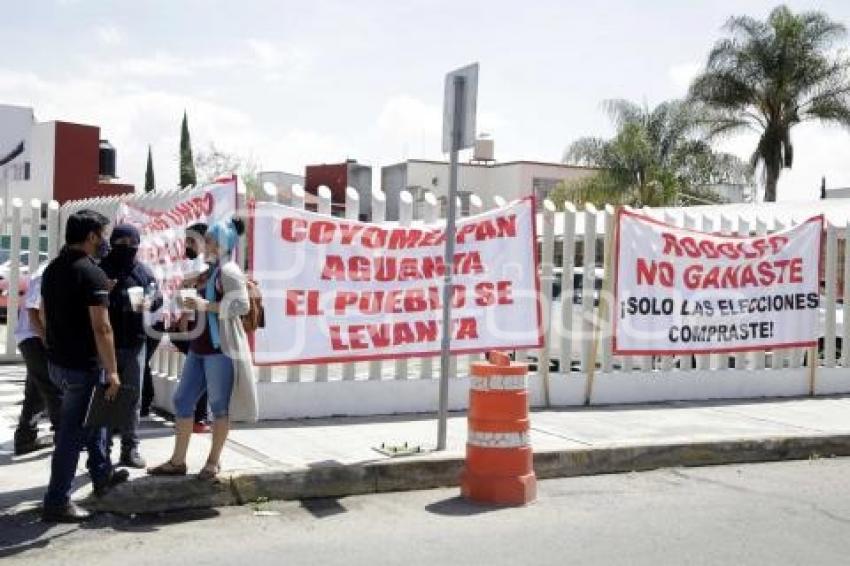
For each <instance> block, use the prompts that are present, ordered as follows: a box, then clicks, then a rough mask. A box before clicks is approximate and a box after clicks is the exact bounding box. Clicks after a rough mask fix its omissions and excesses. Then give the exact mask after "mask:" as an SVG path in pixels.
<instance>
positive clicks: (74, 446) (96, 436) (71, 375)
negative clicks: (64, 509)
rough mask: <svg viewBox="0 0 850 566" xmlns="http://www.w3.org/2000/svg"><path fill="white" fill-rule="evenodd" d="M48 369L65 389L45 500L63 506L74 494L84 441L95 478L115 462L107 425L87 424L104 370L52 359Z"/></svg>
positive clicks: (100, 477) (101, 477)
mask: <svg viewBox="0 0 850 566" xmlns="http://www.w3.org/2000/svg"><path fill="white" fill-rule="evenodd" d="M48 369H49V372H50V380H51V381H52V382H53V383H54V385H56V387H58V388H59V390H60V391H62V409H61V413H60V417H59V430H58V431H57V433H56V439H55V440H56V443H55V447H54V449H53V460H52V461H51V464H50V483H49V484H48V486H47V494H45V496H44V504H45V506H62V505H65V504H67V503H68V501H69V500H70V498H71V486H72V484H73V483H74V475H75V474H76V472H77V463H79V461H80V448H81V447H82V446H83V445H85V447H86V451H87V452H88V462H87V463H86V466H87V467H88V469H89V475H90V476H91V479H92V482H100V481H103V480H105V479H107V478H108V477H109V475H110V474H111V473H112V464H111V462H110V461H109V457H108V456H107V455H106V428H104V427H99V428H86V427H83V422H84V420H85V417H86V411H87V410H88V406H89V401H90V400H91V396H92V392H93V391H94V388H95V386H96V385H98V384H99V383H101V381H102V379H103V370H101V369H100V368H97V369H91V370H78V369H69V368H64V367H61V366H57V365H56V364H53V363H49V366H48Z"/></svg>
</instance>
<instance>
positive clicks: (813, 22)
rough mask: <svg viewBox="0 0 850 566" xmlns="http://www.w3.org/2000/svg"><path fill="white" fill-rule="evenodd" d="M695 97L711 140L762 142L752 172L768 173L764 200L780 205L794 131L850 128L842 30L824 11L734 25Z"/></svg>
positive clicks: (782, 11)
mask: <svg viewBox="0 0 850 566" xmlns="http://www.w3.org/2000/svg"><path fill="white" fill-rule="evenodd" d="M725 29H726V31H727V32H728V37H726V38H723V39H721V40H719V41H718V42H717V43H716V44H715V45H714V48H713V49H712V50H711V53H710V54H709V56H708V62H707V63H706V68H705V70H704V71H703V72H702V74H700V75H699V76H698V77H697V78H696V79H695V81H694V83H693V84H692V85H691V88H690V98H691V100H694V101H699V102H703V103H706V104H707V105H709V106H710V107H711V108H712V109H713V110H714V114H713V115H712V116H710V122H709V123H710V126H711V133H712V134H713V135H721V134H731V133H736V132H739V131H742V130H749V131H754V132H756V134H757V135H758V136H759V140H758V144H757V145H756V148H755V151H754V152H753V155H752V158H751V163H752V165H753V166H754V167H755V166H758V165H762V166H763V172H764V181H765V197H764V198H765V200H766V201H775V200H776V185H777V183H778V181H779V176H780V173H781V172H782V169H783V168H791V166H792V165H793V163H794V146H793V144H792V143H791V129H792V128H793V127H794V126H795V125H796V124H799V123H801V122H805V121H808V120H819V121H821V122H826V123H837V124H841V125H844V126H850V98H848V95H850V80H848V68H850V60H848V59H847V58H846V57H845V56H843V55H842V54H841V53H840V52H835V51H833V50H832V48H833V47H834V46H835V45H836V42H837V41H838V40H839V39H841V38H843V37H844V35H845V33H846V30H845V28H844V26H843V25H841V24H839V23H837V22H834V21H832V20H830V19H829V17H827V16H826V15H825V14H823V13H821V12H800V13H797V14H795V13H793V12H792V11H791V10H790V9H788V8H787V7H786V6H779V7H777V8H775V9H774V10H773V11H772V12H771V13H770V15H769V16H768V18H767V20H766V21H759V20H756V19H754V18H751V17H747V16H737V17H733V18H731V19H730V20H729V21H728V22H727V23H726V26H725Z"/></svg>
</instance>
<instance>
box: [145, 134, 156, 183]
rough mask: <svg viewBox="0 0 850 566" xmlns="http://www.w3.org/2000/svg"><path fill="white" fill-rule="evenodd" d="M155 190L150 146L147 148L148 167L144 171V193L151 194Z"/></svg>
mask: <svg viewBox="0 0 850 566" xmlns="http://www.w3.org/2000/svg"><path fill="white" fill-rule="evenodd" d="M155 188H156V182H155V181H154V178H153V155H151V146H150V145H149V146H148V166H147V168H146V169H145V192H146V193H152V192H153V191H154V189H155Z"/></svg>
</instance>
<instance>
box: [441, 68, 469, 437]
mask: <svg viewBox="0 0 850 566" xmlns="http://www.w3.org/2000/svg"><path fill="white" fill-rule="evenodd" d="M454 87H455V88H454V113H453V119H452V146H451V152H450V163H449V194H448V211H447V217H446V255H445V266H446V273H445V276H444V278H443V326H442V328H443V336H442V339H443V340H442V344H441V351H440V410H439V418H438V419H437V421H438V422H437V450H445V449H446V434H447V428H448V418H449V368H450V364H449V357H450V350H451V345H452V327H451V323H452V295H453V293H452V291H453V289H452V285H453V283H452V281H453V277H452V276H453V273H454V255H455V215H456V214H457V174H458V163H457V159H458V152H459V151H460V146H461V133H462V116H463V109H464V95H465V92H464V91H465V87H466V80H465V79H464V77H461V76H456V77H454Z"/></svg>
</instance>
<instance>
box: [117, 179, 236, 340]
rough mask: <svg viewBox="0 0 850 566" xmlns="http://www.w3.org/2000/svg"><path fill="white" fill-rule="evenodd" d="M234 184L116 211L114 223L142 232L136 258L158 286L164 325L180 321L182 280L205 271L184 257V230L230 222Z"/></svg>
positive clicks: (231, 181) (126, 205)
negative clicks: (196, 224) (179, 293)
mask: <svg viewBox="0 0 850 566" xmlns="http://www.w3.org/2000/svg"><path fill="white" fill-rule="evenodd" d="M236 182H237V181H236V177H233V178H226V179H221V180H219V181H216V182H215V183H213V184H210V185H206V186H203V187H198V188H197V189H192V190H187V191H185V194H183V193H180V194H179V195H178V196H177V197H176V198H175V199H173V200H169V201H165V200H161V201H157V200H156V199H150V200H149V201H137V202H136V203H124V204H122V205H121V207H120V208H119V211H118V217H117V218H116V222H117V223H127V224H132V225H134V226H136V227H137V228H138V229H139V231H140V232H141V236H142V241H141V244H140V246H139V254H138V256H137V257H138V259H139V261H141V262H142V263H145V264H146V265H147V266H148V267H150V268H151V270H153V273H154V276H155V277H156V279H157V282H158V283H159V286H160V289H161V290H162V293H163V301H164V304H163V308H162V311H161V314H162V316H163V318H164V319H165V322H166V323H168V322H169V321H170V319H171V318H173V317H179V314H180V308H179V306H178V305H177V300H176V299H177V291H178V290H179V289H180V286H181V285H182V283H183V277H184V276H185V275H187V274H197V273H200V272H201V271H203V270H204V269H206V267H205V265H204V263H203V258H197V259H196V260H190V259H188V258H187V257H186V239H185V232H186V228H187V227H188V226H191V225H192V224H195V223H198V222H203V223H205V224H212V223H214V222H218V221H220V220H227V219H229V218H232V217H233V215H234V214H235V213H236Z"/></svg>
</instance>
